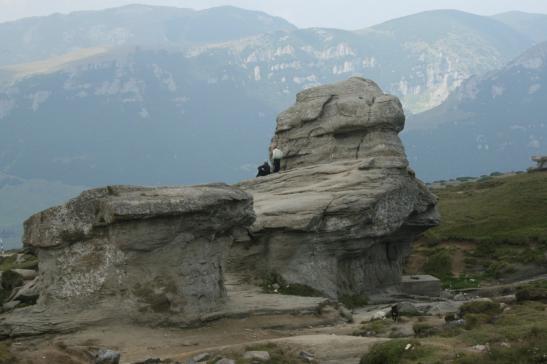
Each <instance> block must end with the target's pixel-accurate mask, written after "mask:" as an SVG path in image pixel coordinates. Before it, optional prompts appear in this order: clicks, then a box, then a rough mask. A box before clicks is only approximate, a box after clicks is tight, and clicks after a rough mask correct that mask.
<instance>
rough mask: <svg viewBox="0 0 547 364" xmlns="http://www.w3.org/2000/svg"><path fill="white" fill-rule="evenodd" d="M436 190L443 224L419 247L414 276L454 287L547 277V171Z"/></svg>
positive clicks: (412, 263) (413, 262)
mask: <svg viewBox="0 0 547 364" xmlns="http://www.w3.org/2000/svg"><path fill="white" fill-rule="evenodd" d="M433 191H434V193H435V194H436V195H437V196H438V197H439V207H440V211H441V215H442V222H441V225H440V226H438V227H436V228H434V229H432V230H430V231H428V232H427V233H426V234H425V235H424V236H423V237H422V238H421V240H420V241H418V242H417V244H416V245H415V248H414V252H413V254H412V256H411V257H410V258H409V260H408V264H407V270H408V271H409V272H410V273H416V272H420V271H421V272H426V273H430V274H433V275H435V276H438V277H440V278H442V279H443V281H444V283H445V286H447V287H450V286H451V287H452V288H465V287H472V286H476V285H480V284H485V283H494V282H498V281H513V280H519V279H524V278H528V277H531V276H534V275H537V274H541V273H545V270H546V268H545V267H546V263H547V219H546V217H547V205H546V204H545V201H546V200H547V173H545V172H536V173H525V174H516V175H500V176H496V177H491V176H489V177H483V178H481V179H478V180H475V181H469V182H462V183H457V184H452V185H446V186H444V187H440V186H436V187H435V188H434V189H433Z"/></svg>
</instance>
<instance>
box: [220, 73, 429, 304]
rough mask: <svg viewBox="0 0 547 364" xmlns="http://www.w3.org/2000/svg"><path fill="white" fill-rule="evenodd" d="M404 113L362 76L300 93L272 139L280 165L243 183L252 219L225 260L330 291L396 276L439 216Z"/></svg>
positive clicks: (372, 287) (382, 284)
mask: <svg viewBox="0 0 547 364" xmlns="http://www.w3.org/2000/svg"><path fill="white" fill-rule="evenodd" d="M404 120H405V117H404V113H403V109H402V107H401V103H400V102H399V100H398V99H397V98H396V97H394V96H390V95H386V94H384V93H383V92H382V90H381V89H380V88H379V87H378V86H377V85H376V84H375V83H374V82H372V81H369V80H365V79H362V78H351V79H349V80H348V81H345V82H340V83H337V84H334V85H329V86H321V87H317V88H313V89H309V90H306V91H303V92H301V93H300V94H298V96H297V101H296V104H295V105H294V106H293V107H291V108H290V109H288V110H287V111H285V112H283V113H282V114H281V115H280V116H279V118H278V120H277V130H276V133H275V136H274V137H273V140H272V145H271V146H270V149H272V148H273V147H274V146H278V147H279V148H280V149H281V150H282V151H283V152H284V154H285V158H284V159H283V161H282V172H281V173H278V174H273V175H270V176H268V177H263V178H258V179H255V180H250V181H246V182H242V183H241V184H240V185H239V187H241V188H242V189H243V190H245V191H247V192H249V193H251V194H252V195H253V197H254V206H255V212H256V214H257V219H256V221H255V223H254V225H253V226H252V228H251V231H250V232H251V234H250V238H247V239H245V238H240V239H238V241H237V242H236V243H235V244H234V245H233V247H232V249H231V254H230V258H229V261H228V265H229V269H230V270H234V271H235V270H247V271H248V272H250V273H251V274H253V275H254V276H255V277H256V276H261V275H266V274H269V273H274V274H276V275H280V276H281V277H282V278H283V279H284V280H285V281H287V282H289V283H298V284H303V285H307V286H309V287H312V288H314V289H316V290H318V291H321V292H323V293H325V294H327V295H328V296H331V297H338V296H340V295H357V294H363V293H371V292H374V291H377V290H379V289H381V288H387V287H390V286H396V285H398V284H399V282H400V276H401V268H402V262H403V258H404V257H405V256H406V255H407V254H408V252H409V249H410V243H411V242H412V240H413V239H415V237H416V235H417V234H419V233H421V232H423V231H424V230H426V229H428V228H429V227H432V226H435V225H436V224H438V220H439V216H438V213H437V210H436V207H435V206H436V198H435V196H434V195H432V194H431V193H430V192H429V190H428V189H427V188H426V186H425V185H424V184H423V183H422V182H420V181H419V180H417V179H416V178H415V176H414V173H413V171H412V170H410V169H409V168H408V161H407V159H406V156H405V153H404V148H403V145H402V143H401V141H400V139H399V137H398V133H399V132H400V131H401V130H402V129H403V127H404Z"/></svg>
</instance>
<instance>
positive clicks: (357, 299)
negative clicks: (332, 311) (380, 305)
mask: <svg viewBox="0 0 547 364" xmlns="http://www.w3.org/2000/svg"><path fill="white" fill-rule="evenodd" d="M338 301H340V302H341V303H343V304H344V306H346V307H347V308H349V309H350V310H351V309H354V308H359V307H363V306H366V305H367V304H368V297H367V296H366V295H362V294H361V295H342V296H340V297H339V298H338Z"/></svg>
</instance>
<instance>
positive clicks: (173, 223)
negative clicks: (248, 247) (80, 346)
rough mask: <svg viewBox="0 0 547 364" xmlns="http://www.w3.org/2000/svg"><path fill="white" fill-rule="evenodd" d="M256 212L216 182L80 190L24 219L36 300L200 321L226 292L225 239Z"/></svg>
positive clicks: (52, 307)
mask: <svg viewBox="0 0 547 364" xmlns="http://www.w3.org/2000/svg"><path fill="white" fill-rule="evenodd" d="M254 218H255V215H254V212H253V209H252V197H251V196H250V195H249V194H247V193H245V192H243V191H241V190H238V189H236V188H233V187H229V186H227V185H221V184H211V185H203V186H194V187H173V188H144V187H129V186H110V187H106V188H98V189H94V190H90V191H86V192H83V193H82V194H81V195H80V196H78V197H77V198H75V199H73V200H71V201H69V202H68V203H66V204H65V205H62V206H57V207H53V208H50V209H48V210H45V211H43V212H40V213H38V214H36V215H34V216H32V217H31V218H29V219H28V220H27V221H26V222H25V235H24V244H25V246H26V247H29V248H32V249H33V250H35V251H36V253H37V255H38V258H39V271H40V276H39V292H40V297H39V299H38V303H37V307H38V308H39V307H44V308H46V309H47V312H49V313H50V314H53V313H55V312H56V310H57V309H62V310H66V309H71V308H73V309H74V310H76V311H77V310H80V311H85V310H92V309H97V308H104V310H103V311H101V312H102V313H101V314H102V315H104V316H103V317H101V318H102V319H104V318H108V317H116V319H117V320H122V321H123V320H124V319H130V320H131V321H137V322H153V323H157V322H161V321H163V320H169V321H175V322H182V323H185V322H192V321H193V320H197V319H199V318H200V317H201V316H202V315H205V314H207V313H209V312H211V311H213V310H215V309H218V307H219V306H220V305H221V304H222V303H223V302H224V301H225V298H226V292H225V287H224V277H223V268H222V261H223V253H224V251H225V247H226V246H228V245H229V244H230V243H231V241H232V239H233V238H232V236H233V235H234V234H236V233H235V231H236V230H238V229H244V228H246V227H248V226H249V225H250V224H251V223H252V222H253V221H254ZM34 310H36V308H34ZM53 316H55V315H54V314H53ZM46 321H47V320H46ZM38 331H39V330H38Z"/></svg>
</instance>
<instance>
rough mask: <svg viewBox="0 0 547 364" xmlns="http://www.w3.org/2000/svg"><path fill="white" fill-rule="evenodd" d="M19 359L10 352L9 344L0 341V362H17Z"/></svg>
mask: <svg viewBox="0 0 547 364" xmlns="http://www.w3.org/2000/svg"><path fill="white" fill-rule="evenodd" d="M17 363H19V361H18V360H17V359H16V358H15V357H14V356H13V355H12V354H11V352H10V345H9V344H8V343H7V342H0V364H17Z"/></svg>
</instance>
